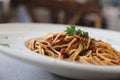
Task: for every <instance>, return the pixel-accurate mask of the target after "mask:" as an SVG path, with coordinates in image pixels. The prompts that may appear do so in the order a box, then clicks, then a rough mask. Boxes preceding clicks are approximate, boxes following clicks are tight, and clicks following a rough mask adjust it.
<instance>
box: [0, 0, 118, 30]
mask: <svg viewBox="0 0 120 80" xmlns="http://www.w3.org/2000/svg"><path fill="white" fill-rule="evenodd" d="M0 23H1V24H2V23H55V24H71V25H79V26H89V27H94V28H103V29H109V30H115V31H120V0H0Z"/></svg>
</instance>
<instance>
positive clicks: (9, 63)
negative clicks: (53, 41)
mask: <svg viewBox="0 0 120 80" xmlns="http://www.w3.org/2000/svg"><path fill="white" fill-rule="evenodd" d="M0 80H71V79H68V78H64V77H60V76H57V75H54V74H51V73H49V72H47V71H45V70H43V69H41V68H40V67H37V66H33V65H31V64H28V63H25V62H22V61H20V60H16V59H13V58H11V57H8V56H5V55H3V54H1V53H0Z"/></svg>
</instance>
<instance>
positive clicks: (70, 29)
mask: <svg viewBox="0 0 120 80" xmlns="http://www.w3.org/2000/svg"><path fill="white" fill-rule="evenodd" d="M65 32H66V34H68V35H73V34H80V35H81V36H88V32H85V31H83V30H80V29H75V26H73V25H72V26H69V27H67V29H66V30H65Z"/></svg>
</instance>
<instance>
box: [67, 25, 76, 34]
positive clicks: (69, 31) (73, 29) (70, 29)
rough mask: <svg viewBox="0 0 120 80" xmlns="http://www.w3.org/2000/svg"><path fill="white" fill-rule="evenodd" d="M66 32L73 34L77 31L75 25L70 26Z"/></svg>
mask: <svg viewBox="0 0 120 80" xmlns="http://www.w3.org/2000/svg"><path fill="white" fill-rule="evenodd" d="M65 32H66V33H67V34H69V35H73V34H74V33H75V26H70V27H67V29H66V30H65Z"/></svg>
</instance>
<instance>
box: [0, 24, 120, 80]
mask: <svg viewBox="0 0 120 80" xmlns="http://www.w3.org/2000/svg"><path fill="white" fill-rule="evenodd" d="M66 27H67V25H57V24H0V44H1V43H2V44H9V47H7V46H6V47H5V46H0V53H3V54H5V55H8V56H11V57H13V58H16V59H19V60H22V61H25V62H29V63H31V64H33V65H38V66H40V67H43V68H44V69H45V70H47V71H48V72H51V73H55V74H58V75H61V76H64V77H69V78H75V79H116V78H120V77H119V76H120V66H98V65H88V64H79V63H73V62H67V61H62V60H57V59H53V58H50V57H47V56H42V55H39V54H35V53H34V52H32V51H30V50H29V49H27V48H26V46H25V45H24V43H25V41H27V40H29V39H31V38H36V37H40V38H41V37H44V36H45V34H47V33H48V32H62V31H64V30H65V29H66ZM78 28H81V29H82V30H84V31H88V32H89V34H90V36H91V37H94V38H96V39H101V40H103V41H105V42H109V43H110V44H112V46H113V47H114V48H116V49H117V50H120V37H119V36H120V32H115V31H107V30H101V29H94V28H87V27H80V26H79V27H78Z"/></svg>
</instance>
